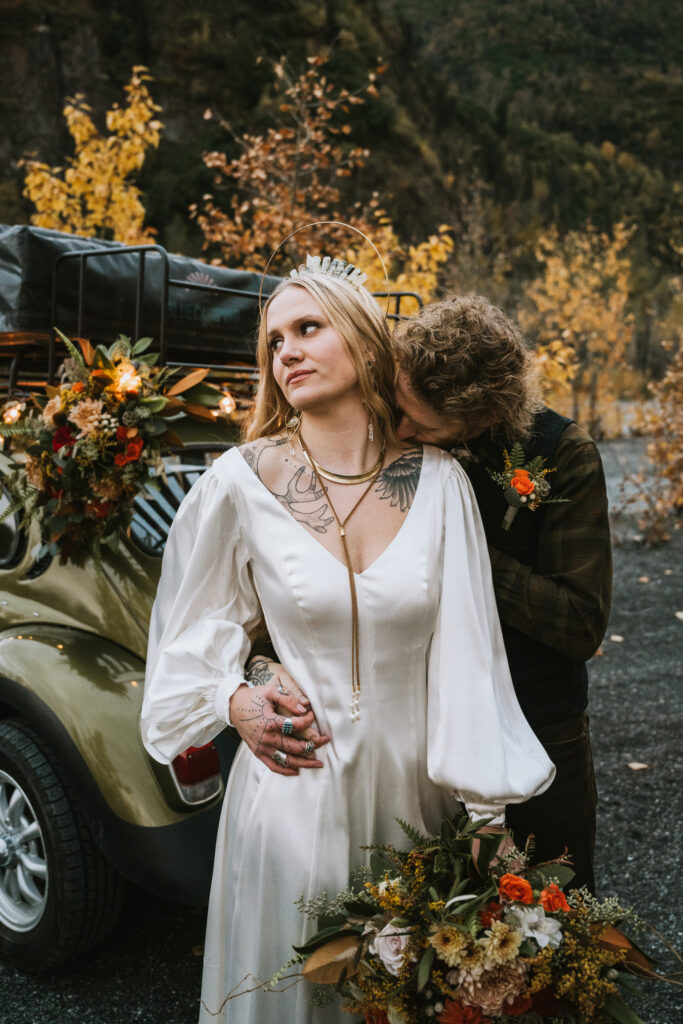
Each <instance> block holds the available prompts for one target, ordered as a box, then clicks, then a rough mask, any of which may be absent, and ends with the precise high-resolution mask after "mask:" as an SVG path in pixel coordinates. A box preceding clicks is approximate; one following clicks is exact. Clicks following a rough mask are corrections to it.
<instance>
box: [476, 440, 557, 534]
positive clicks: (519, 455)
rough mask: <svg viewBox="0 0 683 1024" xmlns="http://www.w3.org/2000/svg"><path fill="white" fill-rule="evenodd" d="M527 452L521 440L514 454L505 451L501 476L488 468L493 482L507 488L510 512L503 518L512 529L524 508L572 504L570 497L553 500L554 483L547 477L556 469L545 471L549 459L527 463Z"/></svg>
mask: <svg viewBox="0 0 683 1024" xmlns="http://www.w3.org/2000/svg"><path fill="white" fill-rule="evenodd" d="M524 459H525V456H524V449H523V448H522V446H521V444H520V443H519V441H516V442H515V444H514V445H513V446H512V448H511V450H510V452H509V453H508V451H507V449H506V448H505V449H503V463H504V467H505V468H504V470H503V472H502V473H497V472H495V471H494V470H492V469H490V468H489V467H487V471H488V474H489V476H490V477H491V479H492V480H494V481H495V482H496V483H497V484H498V485H499V486H500V487H502V488H503V493H504V495H505V500H506V501H507V503H508V509H507V512H506V513H505V516H504V518H503V522H502V523H501V526H502V527H503V529H504V530H509V529H510V526H511V525H512V521H513V519H514V518H515V516H516V515H517V512H518V511H519V509H520V508H528V509H529V511H530V512H535V511H536V509H537V508H539V506H540V505H552V504H556V505H557V504H561V503H564V502H567V501H569V498H550V497H549V494H550V484H549V483H548V481H547V479H546V477H547V476H548V474H549V473H554V472H555V469H554V468H553V467H548V468H544V466H543V463H544V462H545V459H544V458H543V457H542V456H541V455H537V456H536V458H534V459H531V461H530V462H525V461H524Z"/></svg>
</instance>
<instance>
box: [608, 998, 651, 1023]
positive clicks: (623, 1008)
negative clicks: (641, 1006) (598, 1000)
mask: <svg viewBox="0 0 683 1024" xmlns="http://www.w3.org/2000/svg"><path fill="white" fill-rule="evenodd" d="M603 1009H604V1010H605V1012H606V1013H608V1014H609V1015H610V1017H611V1018H612V1019H613V1020H616V1021H618V1022H619V1024H645V1022H644V1021H643V1020H642V1019H641V1018H640V1017H639V1016H638V1014H637V1013H635V1012H634V1011H633V1010H632V1009H631V1007H630V1006H627V1005H626V1003H624V1002H623V1001H622V1000H621V999H620V998H619V996H608V997H607V1000H606V1001H605V1005H604V1007H603Z"/></svg>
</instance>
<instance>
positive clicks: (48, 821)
mask: <svg viewBox="0 0 683 1024" xmlns="http://www.w3.org/2000/svg"><path fill="white" fill-rule="evenodd" d="M124 889H125V883H124V882H123V879H122V878H121V877H120V875H119V874H118V873H117V872H116V871H115V870H114V869H113V868H112V866H111V865H110V864H109V863H108V861H107V860H106V858H105V857H104V856H103V854H102V853H101V852H100V850H99V849H98V847H97V846H96V844H95V842H94V839H93V837H92V834H91V832H90V829H89V828H88V825H87V822H86V820H85V818H84V817H83V814H82V813H81V811H80V809H79V807H78V802H77V800H76V799H74V797H73V796H72V795H71V794H70V792H69V789H68V786H67V785H66V782H65V780H64V779H63V778H62V777H61V774H60V772H59V770H58V767H57V766H56V764H55V763H54V759H53V758H52V757H51V755H50V752H49V750H48V748H47V747H46V746H45V744H44V743H43V741H42V740H41V738H40V736H39V735H38V733H36V732H35V730H33V729H32V728H31V727H30V726H29V725H27V724H26V723H25V722H23V721H21V720H20V719H11V720H9V721H5V722H0V958H1V959H2V960H4V961H5V963H7V964H10V965H12V966H13V967H17V968H18V969H20V970H22V971H29V972H37V971H45V970H49V969H51V968H53V967H58V966H60V965H61V964H64V963H66V962H67V961H68V960H71V959H73V957H75V956H77V955H79V954H80V953H83V952H85V950H87V949H90V947H91V946H94V945H95V944H96V943H97V942H99V941H100V940H101V939H103V938H104V937H105V935H106V934H107V933H108V932H109V931H110V929H111V928H112V926H113V925H114V923H115V922H116V920H117V917H118V914H119V911H120V908H121V902H122V898H123V893H124Z"/></svg>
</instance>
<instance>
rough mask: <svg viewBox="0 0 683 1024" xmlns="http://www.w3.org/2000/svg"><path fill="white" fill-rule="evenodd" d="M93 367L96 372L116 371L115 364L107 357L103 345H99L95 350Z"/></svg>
mask: <svg viewBox="0 0 683 1024" xmlns="http://www.w3.org/2000/svg"><path fill="white" fill-rule="evenodd" d="M92 365H93V366H94V368H95V369H96V370H109V371H110V372H111V371H112V370H113V369H114V364H113V363H112V361H111V359H110V358H109V356H108V355H107V353H106V351H105V349H104V346H103V345H98V346H97V348H96V349H95V354H94V355H93V359H92Z"/></svg>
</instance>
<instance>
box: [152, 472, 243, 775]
mask: <svg viewBox="0 0 683 1024" xmlns="http://www.w3.org/2000/svg"><path fill="white" fill-rule="evenodd" d="M259 619H260V608H259V603H258V599H257V597H256V594H255V593H254V588H253V585H252V582H251V578H250V573H249V566H248V557H247V552H246V551H245V549H244V546H243V544H242V542H241V536H240V525H239V510H238V507H237V503H236V500H235V496H234V495H233V494H232V493H231V491H230V488H229V486H228V483H226V481H224V480H223V479H219V477H218V475H217V473H216V472H215V470H214V469H210V470H207V472H206V473H205V474H204V475H203V476H202V477H200V479H199V480H198V481H197V483H196V484H195V485H194V486H193V487H192V488H191V490H190V492H189V493H188V494H187V496H186V497H185V499H184V501H183V502H182V504H181V506H180V508H179V510H178V513H177V515H176V518H175V520H174V522H173V525H172V527H171V531H170V533H169V537H168V541H167V544H166V551H165V553H164V560H163V565H162V570H161V580H160V582H159V589H158V591H157V596H156V601H155V603H154V608H153V610H152V618H151V622H150V633H149V647H148V653H147V671H146V675H145V695H144V701H143V705H142V722H141V728H142V739H143V743H144V745H145V747H146V749H147V750H148V751H149V753H150V754H151V755H152V757H154V758H155V759H156V760H157V761H161V762H162V763H164V764H167V763H169V762H170V761H172V760H173V758H174V757H176V755H177V754H179V753H180V752H181V751H182V750H185V749H186V747H188V746H201V745H202V744H204V743H208V742H209V740H211V739H213V738H214V737H215V736H216V735H218V733H219V732H220V731H221V730H222V729H223V728H225V725H226V724H228V723H229V713H228V706H229V701H230V698H231V696H232V694H233V693H234V692H235V690H236V689H237V687H238V686H240V685H241V684H242V683H243V682H244V675H243V672H244V665H245V662H246V659H247V657H248V655H249V649H250V643H249V635H248V633H249V630H250V629H253V628H254V627H255V626H256V624H257V623H258V621H259Z"/></svg>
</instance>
